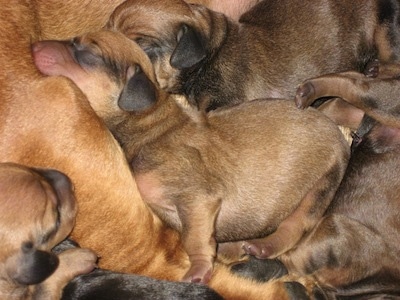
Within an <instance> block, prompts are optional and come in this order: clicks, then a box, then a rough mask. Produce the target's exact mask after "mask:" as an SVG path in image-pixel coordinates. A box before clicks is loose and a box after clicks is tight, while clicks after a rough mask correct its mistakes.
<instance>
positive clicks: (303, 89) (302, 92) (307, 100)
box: [294, 82, 315, 109]
mask: <svg viewBox="0 0 400 300" xmlns="http://www.w3.org/2000/svg"><path fill="white" fill-rule="evenodd" d="M314 94H315V88H314V86H313V84H312V83H311V82H305V83H303V84H301V85H299V86H298V88H297V91H296V96H295V98H294V102H295V104H296V106H297V108H302V109H304V108H306V107H308V106H310V105H311V104H312V103H313V101H314V100H315V99H314V98H313V96H314Z"/></svg>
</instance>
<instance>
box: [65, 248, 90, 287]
mask: <svg viewBox="0 0 400 300" xmlns="http://www.w3.org/2000/svg"><path fill="white" fill-rule="evenodd" d="M58 257H59V259H60V266H59V269H60V271H61V270H62V272H63V273H64V274H65V275H68V277H69V278H70V279H72V278H74V277H76V276H78V275H81V274H87V273H89V272H91V271H93V269H95V268H96V262H97V255H96V253H94V252H93V251H92V250H90V249H85V248H73V249H68V250H66V251H64V252H62V253H60V254H59V255H58Z"/></svg>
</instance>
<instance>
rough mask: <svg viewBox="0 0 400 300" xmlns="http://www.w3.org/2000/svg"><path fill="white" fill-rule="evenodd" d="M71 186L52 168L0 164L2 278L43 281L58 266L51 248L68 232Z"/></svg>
mask: <svg viewBox="0 0 400 300" xmlns="http://www.w3.org/2000/svg"><path fill="white" fill-rule="evenodd" d="M72 189H73V188H72V184H71V182H70V180H69V179H68V177H67V176H65V175H64V174H62V173H60V172H58V171H56V170H44V169H33V168H27V167H23V166H20V165H16V164H12V163H3V164H0V190H1V191H2V192H1V194H0V238H1V241H2V251H1V252H0V266H1V269H0V277H1V278H2V279H3V280H7V281H11V282H13V283H14V284H17V285H31V284H37V283H39V282H42V281H43V280H45V279H46V278H47V277H49V276H50V275H51V274H52V273H53V272H54V271H55V269H56V268H57V266H58V258H57V256H56V255H54V254H52V253H51V252H50V251H51V249H52V248H53V247H54V246H55V245H56V244H58V243H59V242H61V241H62V240H64V239H65V238H66V237H67V235H68V234H69V233H70V232H71V230H72V228H73V226H74V223H75V216H76V203H75V198H74V195H73V190H72Z"/></svg>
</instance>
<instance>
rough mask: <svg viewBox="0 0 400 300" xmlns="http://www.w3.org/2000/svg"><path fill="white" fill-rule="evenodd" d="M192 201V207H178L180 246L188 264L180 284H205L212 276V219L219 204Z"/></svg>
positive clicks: (213, 246) (216, 213)
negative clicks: (182, 282)
mask: <svg viewBox="0 0 400 300" xmlns="http://www.w3.org/2000/svg"><path fill="white" fill-rule="evenodd" d="M204 200H205V199H194V201H193V202H192V203H193V204H194V205H182V206H181V207H178V214H179V216H180V219H181V221H182V240H183V246H184V248H185V250H186V252H187V254H188V255H189V260H190V263H191V266H190V269H189V271H187V273H186V274H185V276H184V277H183V281H191V282H201V283H207V282H208V281H209V280H210V278H211V274H212V270H213V264H214V260H215V256H216V251H217V243H216V241H215V238H214V232H215V220H216V218H217V215H218V212H219V210H220V207H221V201H217V200H215V199H214V198H213V199H211V201H207V200H206V201H204Z"/></svg>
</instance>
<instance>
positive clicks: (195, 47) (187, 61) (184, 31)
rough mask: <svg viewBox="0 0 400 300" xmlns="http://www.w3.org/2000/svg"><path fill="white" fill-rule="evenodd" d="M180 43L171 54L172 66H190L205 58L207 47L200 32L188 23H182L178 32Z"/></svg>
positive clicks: (182, 67)
mask: <svg viewBox="0 0 400 300" xmlns="http://www.w3.org/2000/svg"><path fill="white" fill-rule="evenodd" d="M178 39H179V40H178V45H177V46H176V48H175V50H174V52H173V53H172V55H171V58H170V63H171V66H172V67H174V68H176V69H185V68H190V67H191V66H193V65H195V64H197V63H198V62H199V61H201V60H202V59H204V57H205V56H206V49H205V47H204V45H203V42H202V38H201V36H200V34H199V33H198V32H197V31H196V30H195V29H193V28H192V27H190V26H188V25H182V27H181V29H180V30H179V34H178Z"/></svg>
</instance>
